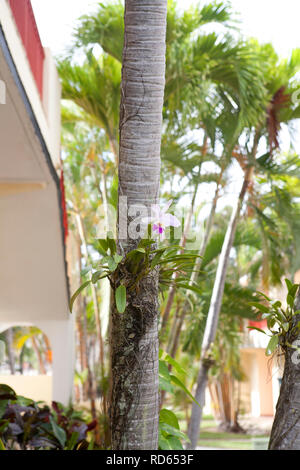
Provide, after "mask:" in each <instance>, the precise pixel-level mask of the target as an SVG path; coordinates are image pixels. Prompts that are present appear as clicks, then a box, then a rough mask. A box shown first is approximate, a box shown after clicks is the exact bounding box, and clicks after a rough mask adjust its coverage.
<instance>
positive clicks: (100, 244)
mask: <svg viewBox="0 0 300 470" xmlns="http://www.w3.org/2000/svg"><path fill="white" fill-rule="evenodd" d="M96 248H97V250H98V252H99V253H100V255H102V256H106V255H107V251H108V243H107V240H102V239H100V238H98V239H97V246H96Z"/></svg>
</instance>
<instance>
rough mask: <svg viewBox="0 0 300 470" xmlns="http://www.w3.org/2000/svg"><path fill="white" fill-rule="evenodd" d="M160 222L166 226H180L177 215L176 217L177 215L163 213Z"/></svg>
mask: <svg viewBox="0 0 300 470" xmlns="http://www.w3.org/2000/svg"><path fill="white" fill-rule="evenodd" d="M160 222H161V224H162V225H163V226H164V227H179V226H180V222H179V220H178V219H177V217H175V215H172V214H163V216H162V217H161V219H160Z"/></svg>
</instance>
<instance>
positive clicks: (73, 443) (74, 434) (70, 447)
mask: <svg viewBox="0 0 300 470" xmlns="http://www.w3.org/2000/svg"><path fill="white" fill-rule="evenodd" d="M78 437H79V433H78V432H77V431H74V432H72V435H71V437H70V439H69V440H68V442H67V445H66V449H67V450H73V449H74V447H75V446H76V444H77V441H78Z"/></svg>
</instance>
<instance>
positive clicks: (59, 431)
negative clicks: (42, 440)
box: [50, 416, 67, 448]
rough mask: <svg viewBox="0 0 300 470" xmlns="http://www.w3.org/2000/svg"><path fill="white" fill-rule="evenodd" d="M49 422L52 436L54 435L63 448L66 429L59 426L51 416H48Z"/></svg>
mask: <svg viewBox="0 0 300 470" xmlns="http://www.w3.org/2000/svg"><path fill="white" fill-rule="evenodd" d="M50 423H51V427H52V430H53V434H54V436H55V437H56V439H57V440H58V442H59V443H60V445H61V446H62V448H64V447H65V444H66V440H67V435H66V431H65V430H64V429H63V428H61V427H60V426H58V424H57V423H56V422H55V420H54V419H53V418H52V416H50Z"/></svg>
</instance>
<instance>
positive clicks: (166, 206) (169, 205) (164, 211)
mask: <svg viewBox="0 0 300 470" xmlns="http://www.w3.org/2000/svg"><path fill="white" fill-rule="evenodd" d="M172 203H173V200H172V199H171V201H169V202H167V204H165V205H164V206H163V208H162V210H161V212H163V213H164V214H165V213H166V212H167V210H168V209H169V208H170V207H171V205H172Z"/></svg>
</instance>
